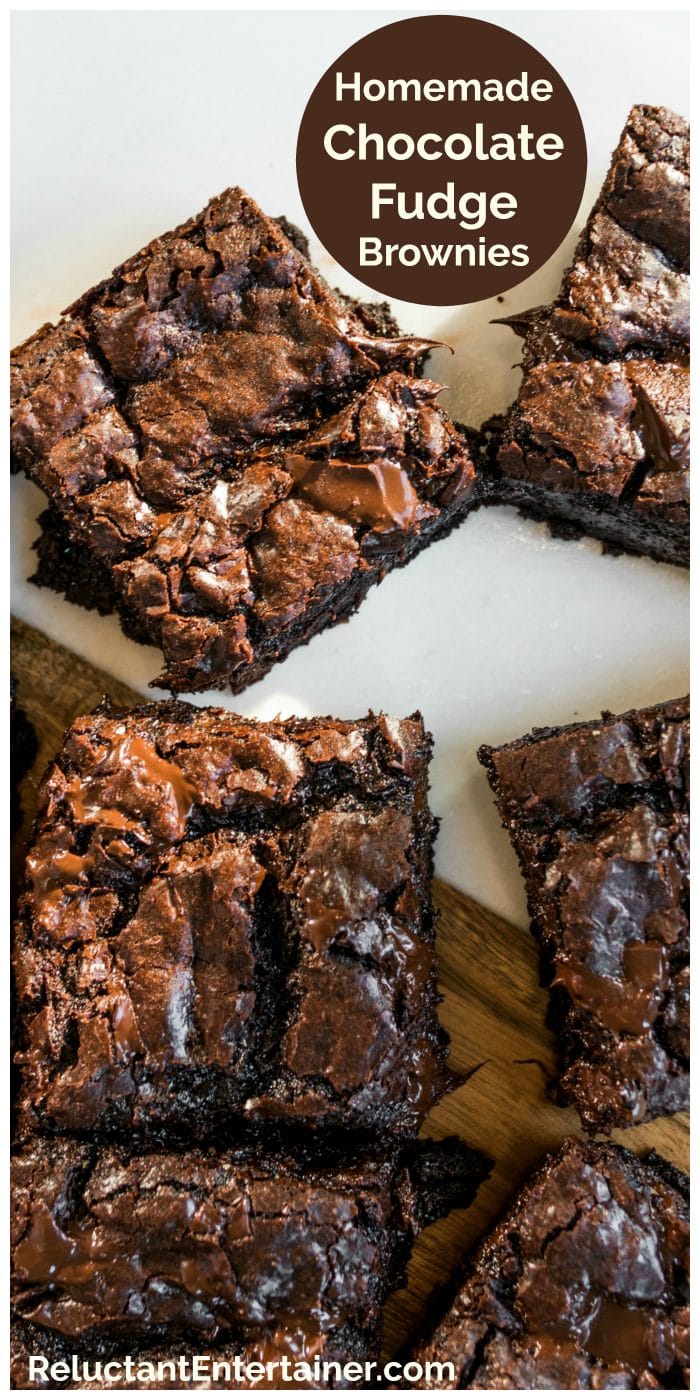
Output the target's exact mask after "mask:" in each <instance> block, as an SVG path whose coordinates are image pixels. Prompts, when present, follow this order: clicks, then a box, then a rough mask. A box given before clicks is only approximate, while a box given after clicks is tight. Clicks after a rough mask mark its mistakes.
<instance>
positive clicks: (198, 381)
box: [12, 194, 476, 690]
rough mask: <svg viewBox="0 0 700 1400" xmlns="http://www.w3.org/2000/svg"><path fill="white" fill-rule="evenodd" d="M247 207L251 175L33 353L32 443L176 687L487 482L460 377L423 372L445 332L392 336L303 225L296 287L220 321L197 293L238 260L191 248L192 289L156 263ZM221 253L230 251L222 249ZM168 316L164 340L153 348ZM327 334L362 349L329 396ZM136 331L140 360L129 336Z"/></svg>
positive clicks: (203, 678) (16, 431)
mask: <svg viewBox="0 0 700 1400" xmlns="http://www.w3.org/2000/svg"><path fill="white" fill-rule="evenodd" d="M241 210H242V211H244V212H245V213H247V216H248V218H249V219H252V214H251V212H250V211H251V210H253V211H254V206H252V205H250V203H249V201H247V200H246V199H245V197H244V196H241V195H240V194H236V195H235V198H234V195H233V194H231V195H229V196H228V197H222V200H221V201H214V203H213V204H212V205H211V206H209V208H208V210H207V211H205V214H204V215H203V216H200V219H199V220H195V221H193V224H192V225H191V226H189V231H186V234H185V233H183V234H182V236H181V237H178V238H176V237H175V235H171V236H168V237H166V239H164V240H157V241H156V244H153V245H151V247H150V248H149V249H146V251H145V252H144V253H142V254H139V255H138V257H137V258H136V259H133V260H132V262H131V263H129V264H127V265H126V266H125V268H123V269H122V270H121V271H120V273H119V274H115V278H114V279H113V280H112V281H111V282H109V283H106V284H105V285H104V286H103V287H102V288H98V289H97V291H96V292H95V293H91V294H89V296H88V297H87V298H85V299H84V300H83V302H81V303H80V304H79V308H80V316H81V318H82V319H80V320H75V319H74V320H70V321H64V322H62V323H61V324H60V325H59V326H57V327H48V328H45V329H44V330H43V331H40V332H38V334H37V335H36V336H35V337H33V339H32V340H30V341H28V342H27V343H26V344H25V345H24V346H21V347H20V349H19V350H18V351H17V352H16V354H15V363H14V370H13V374H14V380H13V385H14V387H13V430H12V431H13V444H14V451H15V453H16V455H17V457H18V459H19V460H20V462H21V464H22V465H24V466H25V467H26V469H27V470H28V471H29V472H30V474H31V475H32V476H33V477H34V479H35V480H36V481H37V483H38V484H39V485H40V486H41V487H42V488H43V489H44V490H45V491H46V492H47V494H48V496H49V498H50V500H51V501H52V503H53V504H54V506H56V507H58V509H59V510H60V511H61V512H62V514H63V516H64V518H65V520H66V523H67V525H68V528H69V531H70V533H71V535H72V537H73V538H74V540H75V541H76V542H78V543H82V544H83V545H84V546H86V547H87V548H88V549H89V550H90V551H91V553H92V554H93V555H95V556H97V558H98V560H99V561H100V562H101V563H102V564H105V565H107V566H108V567H109V568H110V569H113V571H114V572H113V580H114V583H115V585H116V587H117V590H118V592H119V595H120V597H121V600H122V605H123V607H124V608H125V609H126V611H127V613H128V615H129V616H130V617H132V618H135V619H136V620H137V623H138V626H139V633H140V635H143V634H144V633H145V636H146V637H150V639H151V640H152V641H153V642H155V643H156V644H157V645H158V646H160V647H161V649H162V650H163V652H164V655H165V661H166V666H165V670H164V672H163V674H162V676H161V677H160V678H159V680H160V683H162V684H163V685H165V686H170V687H171V688H173V689H175V690H201V689H206V688H207V687H208V686H212V685H213V686H222V685H225V684H226V683H227V682H229V681H230V680H231V679H232V678H233V676H234V675H237V674H242V673H243V672H244V671H245V668H246V667H247V666H248V665H249V664H250V663H251V662H252V660H253V658H254V656H255V655H256V651H258V650H259V649H260V647H264V646H265V645H266V644H267V645H268V646H269V645H271V644H273V639H274V638H275V636H276V635H278V634H279V633H281V632H283V631H284V630H285V629H287V628H289V627H290V626H292V625H293V624H294V623H295V621H296V620H297V619H300V618H302V616H303V615H304V614H306V613H307V612H308V611H309V610H310V609H313V608H314V607H315V606H317V605H318V603H319V602H322V601H323V599H324V597H326V596H327V595H328V594H329V592H331V591H332V590H337V589H340V588H342V587H344V586H346V585H349V584H351V583H352V585H353V586H357V584H358V583H359V582H360V581H361V576H362V575H363V573H366V571H367V570H368V569H369V568H370V567H371V566H372V563H373V561H374V560H376V558H377V556H378V555H380V554H381V553H382V552H385V551H386V550H389V552H391V550H392V549H395V548H397V547H400V545H401V541H402V540H404V539H405V537H406V536H411V535H414V534H416V533H417V532H419V531H420V530H421V528H422V527H424V526H426V525H427V524H429V522H430V521H432V520H435V519H436V518H438V517H439V515H440V512H441V510H442V509H444V508H447V507H450V506H452V505H454V504H455V503H458V502H459V500H460V499H462V498H464V499H468V497H469V496H470V495H471V494H472V492H473V491H474V489H475V481H476V474H475V469H474V466H473V464H472V461H471V458H470V455H469V449H468V446H467V443H466V440H465V438H464V436H463V434H462V433H460V432H459V431H458V430H457V429H456V428H455V427H454V425H453V424H452V423H451V422H450V420H449V419H448V418H447V416H446V414H445V413H444V412H443V411H442V409H441V408H440V407H439V405H438V404H437V403H436V395H437V394H438V392H439V386H438V385H436V384H432V383H430V382H429V381H427V380H421V379H417V378H415V377H413V376H412V375H411V374H410V373H406V372H405V371H406V370H407V369H408V368H410V365H411V363H412V362H413V361H414V360H415V359H416V357H417V356H418V355H419V352H420V350H421V348H422V349H423V350H425V349H426V348H427V342H426V343H423V342H421V343H419V342H415V341H411V340H408V339H406V338H404V339H400V338H397V339H396V340H394V341H389V340H388V339H387V338H375V339H374V340H373V339H372V338H371V337H370V336H369V335H368V333H367V332H366V331H365V330H364V329H363V328H362V327H360V329H358V327H357V326H356V325H354V322H353V314H352V313H351V312H350V311H349V310H348V309H347V308H346V307H343V306H341V305H340V303H337V302H336V301H335V299H334V298H333V297H332V294H331V293H330V292H329V291H328V290H327V289H326V288H325V287H324V285H323V284H322V283H320V282H319V281H318V279H317V278H315V276H314V274H313V273H312V272H311V270H310V269H309V268H307V267H306V265H305V264H303V263H302V261H301V259H300V255H299V253H298V252H297V251H296V249H294V248H293V247H292V245H291V244H290V245H288V248H287V251H286V253H285V257H284V259H283V260H282V261H281V262H280V260H279V258H277V259H276V260H274V268H275V269H276V270H277V271H276V275H277V276H278V280H279V279H280V278H281V279H282V280H281V283H280V285H279V286H275V288H270V287H267V288H266V290H265V294H264V296H263V292H262V291H261V290H260V288H259V287H258V288H257V291H256V293H255V296H253V292H252V291H251V290H250V288H249V287H248V284H247V282H246V288H247V290H245V291H242V292H241V297H242V301H241V298H234V301H233V302H231V304H229V300H230V299H229V300H225V308H224V310H225V309H226V307H227V308H228V310H227V311H226V315H224V310H222V311H221V315H220V316H219V315H218V313H217V317H216V318H215V320H214V323H213V324H212V327H211V328H210V329H209V330H207V331H206V333H205V332H204V330H203V329H202V325H203V322H202V315H203V313H202V315H200V314H199V313H198V315H197V316H195V314H194V311H193V310H192V297H194V296H195V292H196V295H197V296H198V297H202V296H204V291H203V290H202V289H203V288H204V289H206V288H207V287H210V284H212V285H214V284H216V283H217V282H218V281H219V280H221V279H222V278H223V280H224V281H225V280H226V278H225V277H224V274H223V273H221V274H217V275H216V276H214V274H213V272H212V273H211V275H209V274H207V275H205V273H204V272H203V271H202V270H201V268H199V263H197V268H198V269H199V270H198V271H197V276H196V277H195V276H194V273H193V270H192V268H191V267H189V264H188V265H187V269H186V271H185V270H183V268H184V264H183V268H180V272H179V273H178V276H179V277H181V278H184V279H185V282H186V287H187V296H185V292H184V291H183V292H182V295H181V296H179V297H178V296H176V297H175V298H174V300H173V289H172V285H171V284H172V278H171V281H170V282H168V281H167V279H165V280H164V277H163V275H161V274H158V275H156V272H155V271H154V270H153V267H154V265H155V266H157V267H160V263H161V261H162V260H163V259H165V261H166V264H167V265H168V266H170V264H171V263H172V260H173V258H174V257H175V254H176V252H177V250H178V249H180V251H181V249H182V248H189V247H190V242H191V240H192V239H195V236H196V241H195V245H194V246H196V248H197V249H199V251H200V254H201V249H200V243H201V242H202V241H203V242H204V244H205V245H206V246H208V243H209V242H211V240H212V239H214V243H215V245H216V248H218V246H219V243H218V241H217V240H219V238H220V236H219V234H215V233H212V232H211V229H212V228H213V227H214V226H215V225H217V224H218V223H219V222H221V220H222V219H223V218H224V217H226V218H228V219H229V220H232V219H233V217H234V213H237V214H238V215H239V216H240V214H241ZM255 219H256V220H257V222H255V221H254V220H253V222H252V223H251V224H250V226H249V224H248V223H244V224H243V225H242V227H243V231H244V233H245V240H246V242H245V247H246V248H247V249H248V252H247V253H246V257H247V258H248V260H249V262H250V260H251V259H252V263H253V266H254V268H256V269H257V271H256V272H255V275H256V276H259V275H262V274H261V273H260V268H259V267H258V263H259V262H260V258H261V257H262V252H261V250H260V248H259V247H258V244H259V243H260V241H261V240H263V242H264V243H265V249H266V250H267V251H266V254H265V257H266V258H267V259H268V260H269V257H271V254H270V252H269V248H268V242H270V240H271V241H272V243H273V244H275V246H276V243H278V242H280V240H281V241H282V242H283V243H285V244H286V240H284V238H283V235H281V234H280V233H279V231H278V230H276V228H275V226H274V225H272V224H270V223H269V221H264V220H263V216H262V215H260V214H259V211H255ZM261 221H262V222H261ZM232 226H234V227H235V228H237V229H238V231H239V233H240V228H239V225H238V224H234V225H232ZM227 228H228V226H227ZM230 231H231V230H230V228H229V229H228V232H229V233H230ZM181 232H182V231H181ZM263 235H264V239H263ZM222 236H223V235H222ZM242 236H243V235H242V234H241V237H242ZM253 237H254V240H255V247H256V250H257V251H256V252H255V257H253V254H252V252H251V251H250V248H249V247H248V245H249V243H250V240H251V238H253ZM188 240H190V241H188ZM265 240H267V242H265ZM161 244H162V245H163V246H162V247H161ZM177 255H178V257H180V253H178V254H177ZM182 256H183V257H184V254H183V255H182ZM201 256H204V254H201ZM215 256H216V258H218V257H220V256H223V255H222V254H220V253H218V252H216V254H215V251H211V252H209V253H206V257H207V258H209V259H215ZM227 257H229V255H228V254H227ZM232 258H233V254H232V253H231V254H230V257H229V261H231V259H232ZM180 261H182V258H181V259H180ZM239 262H240V266H239ZM239 262H235V260H234V262H232V269H233V270H232V271H230V272H229V273H227V274H226V277H229V278H234V274H235V276H236V277H237V276H239V275H240V276H241V277H243V272H242V271H241V268H244V269H247V271H246V272H245V276H246V278H250V277H252V275H253V274H252V273H251V270H250V266H248V263H246V261H245V258H243V254H242V253H241V258H240V259H239ZM177 265H178V267H180V264H179V263H178V264H177ZM265 266H266V267H267V262H265ZM268 271H269V269H268ZM283 272H284V276H283V275H282V273H283ZM267 275H268V274H267V273H266V276H267ZM269 275H270V276H271V275H272V274H271V273H270V274H269ZM173 277H174V274H173ZM175 285H178V281H177V278H175ZM256 285H257V284H256ZM210 294H211V295H213V293H211V288H210ZM149 297H150V298H151V299H155V302H154V308H153V309H152V310H146V309H145V303H144V298H145V299H146V302H148V299H149ZM250 298H253V302H254V306H255V308H257V310H256V311H255V315H256V317H257V318H258V319H259V318H260V317H261V316H262V310H261V307H262V306H264V307H265V308H267V309H266V310H265V316H264V324H265V326H266V327H267V329H266V331H265V333H264V334H263V332H262V330H261V329H260V326H259V325H258V324H257V321H256V324H255V327H254V328H253V329H250V330H246V331H245V332H244V331H243V330H241V329H240V327H239V326H238V319H240V317H242V316H243V311H242V310H241V306H243V307H245V306H247V305H248V300H250ZM280 299H281V300H282V304H283V308H284V307H286V306H287V300H290V307H289V308H287V310H285V311H284V314H282V310H280V308H279V306H278V302H279V301H280ZM156 303H157V304H156ZM181 303H182V304H181ZM234 303H235V304H234ZM196 305H197V306H199V302H197V303H196ZM300 306H301V307H303V308H304V316H303V317H302V318H301V320H300V319H299V316H300V315H301V313H300V312H299V307H300ZM275 308H276V309H275ZM290 308H291V309H290ZM297 313H298V314H297ZM212 314H213V313H212ZM246 314H247V313H246ZM251 314H252V313H251ZM193 318H194V319H193ZM227 318H228V319H227ZM237 318H238V319H237ZM229 321H230V322H231V326H230V328H229V329H226V327H228V326H229ZM307 321H308V323H309V324H308V325H307ZM161 323H162V324H161ZM154 327H155V328H159V329H158V336H159V337H160V338H159V339H158V345H159V346H160V349H161V352H162V353H160V354H159V356H158V357H156V358H155V359H154V358H153V357H151V358H149V359H147V360H146V359H144V360H143V361H141V360H140V361H139V363H138V366H136V364H135V362H134V361H133V357H134V356H135V355H136V351H137V349H138V348H139V347H141V348H142V349H143V346H144V344H145V345H149V346H150V345H151V341H152V338H153V336H155V335H156V329H154ZM183 327H184V328H183ZM339 327H342V328H343V329H342V334H341V330H340V329H339ZM353 327H354V329H353ZM351 330H352V335H351ZM166 331H167V334H166ZM176 332H177V334H176ZM161 333H162V334H161ZM321 334H322V335H323V336H325V337H328V336H331V335H332V336H333V337H335V339H334V341H333V345H334V347H335V348H334V355H335V359H333V361H332V364H333V365H335V361H336V359H338V357H340V360H341V361H342V363H339V364H338V365H337V366H336V369H334V371H333V374H334V376H335V377H334V380H333V383H334V389H333V394H332V395H329V394H326V396H325V398H323V399H320V398H317V399H314V396H313V393H312V390H314V384H315V379H314V377H313V376H314V375H316V377H318V375H319V374H320V373H321V371H320V370H319V369H318V366H319V364H320V365H321V366H323V363H324V361H323V357H321V358H320V359H319V354H320V352H319V346H318V343H317V339H318V336H319V335H321ZM115 337H116V340H115ZM124 337H126V338H127V341H128V344H129V346H130V357H129V359H128V363H127V362H126V361H125V360H124V359H123V354H122V351H121V350H120V351H119V353H117V350H118V347H121V346H122V340H123V338H124ZM305 337H306V338H305ZM97 341H99V344H100V349H99V351H98V350H97V349H96V348H95V347H96V343H97ZM205 342H206V344H205ZM229 342H231V345H233V346H234V348H236V354H237V355H240V357H241V363H240V364H238V362H237V361H236V363H234V362H233V360H232V359H231V355H232V354H233V351H231V355H229V356H228V359H226V358H225V359H224V362H223V363H222V364H221V365H219V360H220V359H221V357H222V355H224V353H225V351H226V344H228V343H229ZM307 342H308V343H307ZM222 343H224V348H223V350H222ZM279 345H283V346H286V347H287V349H286V350H285V355H284V356H282V361H281V360H280V356H281V355H282V352H281V351H280V350H279ZM207 346H208V347H209V349H207ZM115 347H116V348H115ZM275 347H277V348H275ZM300 347H301V349H300ZM341 351H342V354H341ZM302 352H303V354H304V355H306V356H307V358H308V360H309V365H310V366H313V367H314V368H313V375H312V374H311V369H309V370H308V373H307V374H306V378H304V376H303V375H301V374H299V375H298V376H297V377H296V379H294V378H290V371H289V367H288V364H287V360H288V358H289V356H291V355H294V356H296V357H297V358H298V357H299V355H301V354H302ZM370 354H371V355H372V356H373V357H374V358H373V359H371V360H370V359H369V358H368V357H369V356H370ZM105 355H107V356H108V358H109V356H110V355H111V357H112V361H113V362H110V367H109V369H107V368H106V367H105V364H104V357H105ZM144 355H145V350H144ZM205 355H208V356H209V357H210V359H211V357H216V360H217V366H218V367H217V368H216V370H215V369H214V368H213V367H212V365H211V364H210V363H209V360H206V362H204V361H203V360H202V357H203V356H205ZM115 356H116V359H115ZM285 357H286V358H285ZM356 360H357V361H358V363H357V364H356V363H355V361H356ZM392 365H398V366H399V367H400V368H398V369H397V368H392ZM127 371H128V374H129V375H130V376H132V377H133V375H135V374H137V373H138V382H136V383H133V384H131V387H130V388H128V389H126V388H125V381H123V380H122V378H121V377H115V376H122V375H126V374H127ZM380 371H382V372H381V373H380ZM329 372H330V371H328V373H329ZM324 373H325V374H326V377H328V374H327V367H326V370H324ZM276 374H277V375H280V376H281V379H280V386H281V387H280V386H278V388H277V389H275V388H274V386H273V385H272V384H271V383H270V382H269V381H270V379H271V377H274V376H275V375H276ZM246 375H247V376H248V379H246ZM251 376H252V377H253V379H255V384H254V386H253V388H251V384H250V382H249V381H250V379H251ZM255 376H257V378H255ZM258 380H259V381H260V382H258ZM367 381H370V382H369V383H368V382H367ZM292 390H293V392H292ZM254 400H255V401H254Z"/></svg>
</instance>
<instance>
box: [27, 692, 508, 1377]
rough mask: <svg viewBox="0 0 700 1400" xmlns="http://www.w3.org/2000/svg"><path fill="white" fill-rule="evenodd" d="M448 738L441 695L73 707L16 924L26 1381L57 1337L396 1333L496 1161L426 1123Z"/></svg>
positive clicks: (331, 1342)
mask: <svg viewBox="0 0 700 1400" xmlns="http://www.w3.org/2000/svg"><path fill="white" fill-rule="evenodd" d="M430 748H431V743H430V737H429V736H428V735H427V734H426V732H425V729H424V727H423V723H422V721H421V719H420V717H419V716H418V715H414V716H412V717H410V718H408V719H405V720H395V719H391V718H389V717H386V716H376V717H375V716H370V717H368V718H367V719H364V720H360V721H358V722H357V723H350V722H339V721H335V720H331V719H327V720H326V719H323V720H315V721H305V720H291V721H287V722H286V723H282V722H275V723H271V724H262V723H254V722H249V721H246V720H242V719H240V718H238V717H237V716H235V715H232V714H230V713H228V712H227V711H223V710H211V709H209V710H206V709H197V708H195V707H192V706H189V705H185V704H182V703H177V702H171V703H163V704H158V705H151V706H146V707H144V708H142V709H139V710H134V711H129V712H114V711H112V710H111V709H110V708H109V707H108V706H104V707H103V708H102V709H100V710H99V711H97V712H96V713H94V714H92V715H89V716H86V717H84V718H81V719H78V720H76V721H75V723H74V724H73V725H72V726H71V728H70V729H69V731H68V733H67V734H66V736H65V740H64V744H63V747H62V749H61V751H60V753H59V755H58V756H57V758H56V761H55V763H54V764H53V765H52V766H51V768H50V769H49V771H48V772H47V774H46V776H45V779H44V781H43V784H42V787H41V790H40V794H39V811H38V817H37V821H36V824H35V828H34V832H33V837H32V842H31V846H30V850H29V853H28V857H27V867H26V875H27V878H26V886H25V891H24V894H23V897H22V900H21V904H20V910H19V918H18V923H17V932H16V940H15V973H16V983H17V1000H18V1013H19V1014H18V1034H17V1043H18V1053H17V1061H18V1064H19V1068H20V1087H19V1092H18V1096H17V1117H18V1131H17V1147H16V1151H15V1154H14V1156H13V1183H14V1192H13V1205H14V1215H13V1250H12V1260H13V1302H14V1324H13V1325H14V1342H15V1371H14V1376H15V1384H17V1385H19V1386H22V1385H25V1384H28V1383H29V1362H28V1357H29V1355H30V1354H32V1353H34V1354H40V1355H43V1356H46V1357H48V1358H50V1359H51V1360H53V1361H55V1362H58V1361H61V1360H62V1359H65V1358H68V1357H70V1356H71V1355H73V1354H75V1355H76V1356H78V1358H81V1357H82V1358H85V1360H87V1361H89V1362H93V1363H94V1362H95V1361H97V1360H100V1359H101V1360H106V1359H109V1358H110V1357H118V1356H120V1355H122V1356H123V1355H124V1354H125V1353H128V1354H131V1355H132V1356H135V1357H138V1356H139V1355H142V1354H143V1355H146V1356H147V1355H148V1354H149V1348H150V1349H151V1353H150V1354H151V1355H152V1354H153V1349H154V1348H156V1349H157V1352H158V1354H159V1356H160V1357H161V1358H163V1357H166V1356H167V1355H172V1354H175V1355H179V1354H180V1352H184V1353H195V1354H202V1353H203V1352H210V1351H211V1350H212V1347H213V1349H214V1352H215V1353H216V1354H217V1355H218V1356H219V1359H220V1361H222V1362H226V1361H227V1359H228V1361H231V1360H232V1358H233V1357H234V1356H235V1355H236V1354H239V1355H241V1356H243V1357H244V1358H247V1359H248V1360H258V1361H260V1360H265V1361H267V1362H276V1363H277V1365H278V1366H281V1365H282V1363H283V1361H285V1360H286V1361H287V1362H288V1363H289V1364H290V1365H291V1366H293V1365H294V1362H295V1361H297V1362H298V1361H304V1362H306V1363H308V1364H313V1363H314V1361H316V1360H318V1361H321V1360H322V1361H324V1362H331V1361H336V1362H343V1363H344V1362H349V1361H350V1362H351V1361H358V1362H364V1361H367V1360H376V1358H377V1356H378V1350H379V1345H380V1338H381V1309H382V1305H383V1303H384V1300H385V1298H386V1296H387V1293H388V1292H389V1290H390V1289H391V1288H392V1287H394V1286H395V1285H396V1284H397V1283H398V1282H399V1281H400V1279H401V1275H402V1270H403V1267H404V1264H405V1262H406V1259H407V1257H408V1253H409V1250H410V1245H411V1242H412V1240H413V1238H414V1237H415V1235H416V1234H417V1233H418V1231H419V1230H420V1229H421V1228H422V1226H423V1225H425V1224H426V1223H429V1222H430V1221H431V1220H433V1219H435V1218H437V1217H438V1216H439V1215H441V1214H443V1213H446V1212H447V1211H448V1210H450V1209H451V1208H452V1207H453V1206H455V1205H467V1204H468V1203H469V1201H470V1200H471V1199H472V1197H473V1195H474V1192H475V1190H476V1187H477V1186H478V1183H479V1181H480V1180H481V1179H482V1178H483V1176H484V1175H485V1174H486V1171H487V1169H488V1163H487V1161H486V1159H485V1158H484V1157H482V1156H481V1155H480V1154H479V1153H476V1152H472V1151H470V1149H469V1148H467V1147H465V1146H464V1144H462V1143H460V1142H458V1141H457V1140H455V1139H450V1140H446V1141H444V1142H441V1143H433V1142H430V1141H429V1140H425V1141H421V1142H420V1143H418V1142H416V1140H415V1139H416V1134H417V1132H418V1129H419V1127H420V1125H421V1123H422V1121H423V1119H424V1117H425V1115H426V1113H427V1112H428V1110H429V1108H430V1107H431V1105H432V1104H433V1103H435V1102H436V1101H437V1099H438V1098H439V1097H440V1096H441V1095H442V1094H443V1093H444V1092H445V1090H446V1089H447V1088H448V1087H449V1086H450V1082H451V1080H450V1075H449V1072H448V1071H447V1069H446V1064H445V1061H446V1055H447V1037H446V1035H445V1033H444V1032H443V1031H442V1030H441V1028H440V1026H439V1024H438V1020H437V1015H436V1009H437V1002H438V997H437V991H436V979H435V957H434V938H435V930H434V913H433V909H432V904H431V896H430V877H431V873H432V840H433V835H434V821H433V818H432V817H431V814H430V811H429V808H428V802H427V788H428V759H429V754H430ZM69 1378H70V1374H69V1373H67V1374H66V1375H65V1376H64V1379H65V1380H69ZM338 1379H339V1380H341V1381H342V1378H338ZM356 1379H357V1380H358V1381H361V1380H362V1379H363V1376H362V1374H358V1375H357V1377H356ZM32 1383H34V1384H35V1383H36V1381H34V1382H32ZM230 1383H231V1384H232V1385H233V1386H234V1388H235V1386H240V1384H241V1381H240V1379H239V1380H238V1381H231V1382H230ZM320 1383H321V1384H322V1385H323V1384H329V1383H330V1384H332V1383H333V1377H331V1379H330V1381H328V1380H327V1379H326V1381H325V1382H324V1381H323V1380H321V1382H320Z"/></svg>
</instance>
